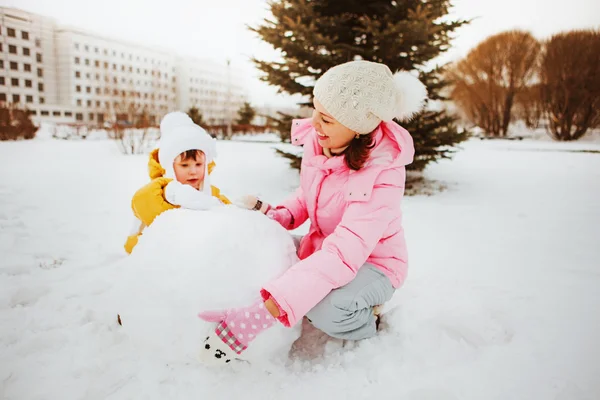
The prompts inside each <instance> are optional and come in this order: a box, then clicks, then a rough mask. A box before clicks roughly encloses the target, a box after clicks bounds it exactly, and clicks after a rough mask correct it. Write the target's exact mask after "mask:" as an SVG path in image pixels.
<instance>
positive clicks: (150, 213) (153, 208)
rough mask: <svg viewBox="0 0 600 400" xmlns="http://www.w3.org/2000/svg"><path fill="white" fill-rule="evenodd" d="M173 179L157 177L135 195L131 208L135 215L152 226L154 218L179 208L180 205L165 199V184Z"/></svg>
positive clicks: (145, 223)
mask: <svg viewBox="0 0 600 400" xmlns="http://www.w3.org/2000/svg"><path fill="white" fill-rule="evenodd" d="M171 180H172V179H168V178H156V179H154V180H153V181H152V182H150V183H148V184H147V185H146V186H143V187H142V188H141V189H140V190H138V191H137V192H135V194H134V195H133V198H132V199H131V208H132V209H133V213H134V214H135V216H136V217H137V218H138V219H139V220H140V221H142V222H143V223H144V225H146V226H150V224H151V223H152V222H153V221H154V219H155V218H156V217H158V216H159V215H160V214H162V213H163V212H165V211H167V210H172V209H174V208H178V206H174V205H172V204H170V203H168V202H167V201H166V200H165V196H164V192H165V186H167V184H168V183H169V182H170V181H171Z"/></svg>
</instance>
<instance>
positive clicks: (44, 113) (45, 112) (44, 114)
mask: <svg viewBox="0 0 600 400" xmlns="http://www.w3.org/2000/svg"><path fill="white" fill-rule="evenodd" d="M40 114H41V115H43V116H45V117H47V116H48V115H50V112H49V111H42V112H40Z"/></svg>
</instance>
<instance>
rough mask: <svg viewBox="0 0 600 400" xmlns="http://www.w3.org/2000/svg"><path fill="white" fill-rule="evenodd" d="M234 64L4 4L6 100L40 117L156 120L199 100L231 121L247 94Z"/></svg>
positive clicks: (0, 30) (1, 49) (0, 53)
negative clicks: (62, 22) (128, 39)
mask: <svg viewBox="0 0 600 400" xmlns="http://www.w3.org/2000/svg"><path fill="white" fill-rule="evenodd" d="M228 71H229V68H228V67H227V66H226V65H225V63H223V65H222V66H221V65H219V64H218V63H216V62H214V61H208V60H196V59H192V58H184V57H180V56H177V55H176V54H174V53H171V52H169V51H166V50H159V49H153V48H149V47H146V46H141V45H137V44H133V43H127V42H123V41H119V40H114V39H110V38H106V37H102V36H98V35H94V34H90V33H87V32H84V31H82V30H79V29H76V28H70V27H61V26H58V24H56V22H55V21H54V20H52V19H50V18H46V17H43V16H38V15H35V14H32V13H28V12H24V11H20V10H16V9H13V8H3V7H0V103H12V104H18V105H19V106H21V107H27V108H28V109H29V110H30V111H31V113H32V114H33V115H34V119H35V120H36V121H38V122H41V121H55V122H84V123H90V124H102V123H104V122H107V121H111V122H112V121H129V122H135V119H136V118H138V117H139V116H140V115H142V114H144V115H146V116H147V117H148V118H149V120H150V122H152V123H157V122H158V121H159V120H160V118H161V117H162V116H163V115H164V114H166V113H167V112H169V111H173V110H184V111H185V110H187V109H189V108H190V107H191V106H196V107H198V108H199V109H200V111H201V112H202V114H203V116H204V120H205V121H207V122H208V123H210V124H219V123H226V122H227V121H228V118H231V119H235V118H236V115H237V110H238V109H239V107H240V106H241V104H242V103H243V101H244V99H245V97H246V96H245V92H244V89H243V87H241V86H240V85H239V82H241V81H243V79H241V78H239V75H237V74H238V72H235V75H231V72H228ZM236 76H237V79H236Z"/></svg>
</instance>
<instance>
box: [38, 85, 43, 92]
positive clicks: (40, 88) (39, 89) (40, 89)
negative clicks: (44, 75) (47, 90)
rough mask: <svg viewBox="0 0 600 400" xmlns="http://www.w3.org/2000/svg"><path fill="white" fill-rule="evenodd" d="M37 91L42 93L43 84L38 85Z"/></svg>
mask: <svg viewBox="0 0 600 400" xmlns="http://www.w3.org/2000/svg"><path fill="white" fill-rule="evenodd" d="M38 91H40V92H43V91H44V84H43V83H38Z"/></svg>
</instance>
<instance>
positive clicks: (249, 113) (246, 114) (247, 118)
mask: <svg viewBox="0 0 600 400" xmlns="http://www.w3.org/2000/svg"><path fill="white" fill-rule="evenodd" d="M255 116H256V111H255V110H254V108H252V105H250V103H248V102H247V101H246V102H244V105H243V106H242V107H241V108H240V109H239V111H238V117H239V118H238V119H237V121H236V122H237V123H238V124H240V125H250V124H251V123H252V120H253V119H254V117H255Z"/></svg>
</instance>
